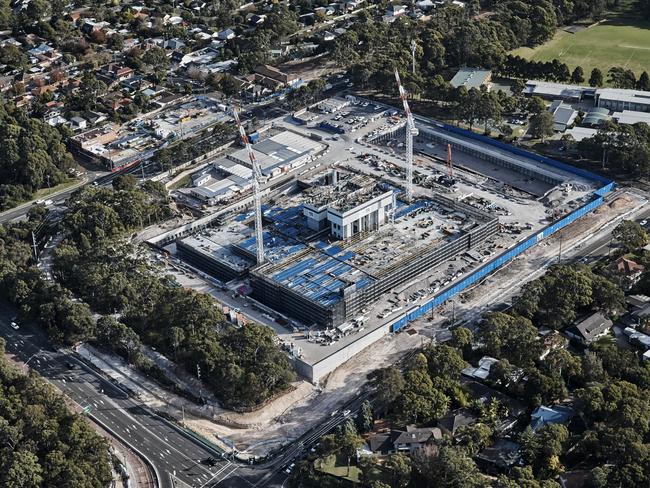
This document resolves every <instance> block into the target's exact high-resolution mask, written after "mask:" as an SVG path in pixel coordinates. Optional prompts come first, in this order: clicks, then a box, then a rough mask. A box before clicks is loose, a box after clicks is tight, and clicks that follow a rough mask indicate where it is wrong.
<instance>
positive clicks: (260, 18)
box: [246, 14, 266, 25]
mask: <svg viewBox="0 0 650 488" xmlns="http://www.w3.org/2000/svg"><path fill="white" fill-rule="evenodd" d="M246 22H248V23H249V24H250V25H262V24H263V23H264V22H266V15H258V14H246Z"/></svg>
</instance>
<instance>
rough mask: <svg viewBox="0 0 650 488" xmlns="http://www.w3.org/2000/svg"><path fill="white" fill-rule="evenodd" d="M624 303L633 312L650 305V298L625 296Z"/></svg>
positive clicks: (645, 296)
mask: <svg viewBox="0 0 650 488" xmlns="http://www.w3.org/2000/svg"><path fill="white" fill-rule="evenodd" d="M625 303H627V304H628V305H629V307H630V309H631V310H632V311H634V310H637V309H640V308H643V307H645V306H646V305H648V304H649V303H650V297H649V296H647V295H626V297H625Z"/></svg>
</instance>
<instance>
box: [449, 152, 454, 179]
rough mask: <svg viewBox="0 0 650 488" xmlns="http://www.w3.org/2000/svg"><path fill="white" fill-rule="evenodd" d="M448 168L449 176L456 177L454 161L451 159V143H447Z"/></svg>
mask: <svg viewBox="0 0 650 488" xmlns="http://www.w3.org/2000/svg"><path fill="white" fill-rule="evenodd" d="M447 170H449V177H450V178H453V177H454V163H453V161H452V159H451V144H447Z"/></svg>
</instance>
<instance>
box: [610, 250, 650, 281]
mask: <svg viewBox="0 0 650 488" xmlns="http://www.w3.org/2000/svg"><path fill="white" fill-rule="evenodd" d="M612 268H613V269H614V272H616V273H618V274H619V275H621V276H622V277H624V278H625V280H624V281H625V283H624V288H625V289H630V288H631V287H632V285H634V284H635V283H636V282H637V281H639V279H640V278H641V274H642V273H643V271H644V270H645V267H644V266H643V265H642V264H639V263H637V262H636V261H633V260H632V259H628V258H626V257H625V256H621V257H620V258H618V259H617V260H616V261H614V263H613V264H612Z"/></svg>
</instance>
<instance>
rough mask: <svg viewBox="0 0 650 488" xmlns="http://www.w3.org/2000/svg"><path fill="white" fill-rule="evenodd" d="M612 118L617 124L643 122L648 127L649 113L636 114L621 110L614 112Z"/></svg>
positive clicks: (633, 111) (649, 123) (649, 121)
mask: <svg viewBox="0 0 650 488" xmlns="http://www.w3.org/2000/svg"><path fill="white" fill-rule="evenodd" d="M612 118H613V119H615V120H616V122H618V123H619V124H629V125H632V124H636V123H638V122H645V123H646V124H648V125H650V113H647V112H637V111H636V110H623V111H622V112H614V113H613V114H612Z"/></svg>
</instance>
